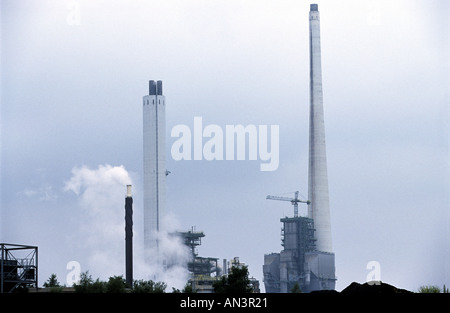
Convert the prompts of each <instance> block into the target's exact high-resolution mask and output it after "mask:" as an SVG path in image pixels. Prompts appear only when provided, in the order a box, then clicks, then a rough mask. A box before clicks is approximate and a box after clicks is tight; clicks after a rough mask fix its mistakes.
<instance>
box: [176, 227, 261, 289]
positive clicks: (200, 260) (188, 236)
mask: <svg viewBox="0 0 450 313" xmlns="http://www.w3.org/2000/svg"><path fill="white" fill-rule="evenodd" d="M175 235H178V236H180V238H181V239H182V241H183V243H184V244H185V245H186V246H187V247H189V249H190V251H191V255H190V260H189V262H188V264H187V269H188V271H189V272H190V273H191V277H190V278H189V281H188V284H189V285H190V286H192V290H194V291H195V292H197V293H213V292H214V287H213V284H214V282H216V281H218V280H219V279H220V278H221V277H222V276H226V275H228V273H229V272H230V271H231V268H232V267H238V268H241V267H242V266H245V264H244V263H241V262H239V258H238V257H234V258H233V259H231V260H230V261H227V259H223V260H222V265H221V264H220V261H219V258H212V257H201V256H199V254H198V251H197V247H198V246H200V245H201V244H202V238H203V237H205V234H204V233H203V232H202V231H197V230H196V229H195V227H192V228H191V230H189V231H185V232H177V233H176V234H175ZM250 284H251V285H252V289H253V292H254V293H259V292H260V289H259V281H258V280H257V279H255V278H253V277H251V278H250Z"/></svg>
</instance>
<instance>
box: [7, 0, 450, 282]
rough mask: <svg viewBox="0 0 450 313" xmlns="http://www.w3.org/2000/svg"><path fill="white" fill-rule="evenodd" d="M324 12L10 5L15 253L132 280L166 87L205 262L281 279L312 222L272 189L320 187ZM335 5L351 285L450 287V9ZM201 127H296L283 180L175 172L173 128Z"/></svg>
mask: <svg viewBox="0 0 450 313" xmlns="http://www.w3.org/2000/svg"><path fill="white" fill-rule="evenodd" d="M310 3H312V2H309V1H299V0H298V1H290V0H282V1H273V0H270V1H269V0H262V1H249V0H228V1H215V0H204V1H201V0H195V1H194V0H187V1H186V0H179V1H174V0H169V1H163V0H154V1H139V0H131V1H106V0H105V1H100V0H97V1H87V0H79V1H78V0H70V1H65V0H58V1H56V0H55V1H45V0H42V1H22V0H9V1H8V0H1V1H0V10H1V15H0V16H1V63H0V66H1V68H0V71H1V119H0V121H1V220H0V242H7V243H20V244H29V245H37V246H39V267H40V271H39V275H40V276H39V277H40V279H39V281H40V282H39V283H40V285H42V283H43V282H44V281H45V280H47V278H48V277H49V276H50V274H51V273H56V274H57V276H58V278H59V280H60V281H61V282H62V283H65V282H66V275H67V274H68V270H67V268H66V266H67V264H68V262H70V261H77V262H79V263H80V265H81V270H82V271H86V270H89V271H90V273H91V274H92V275H93V277H94V278H96V277H100V278H101V279H107V278H108V277H109V276H112V275H123V274H124V265H123V251H124V242H123V236H124V233H123V214H124V196H125V192H126V188H125V185H126V184H127V183H132V184H133V194H134V212H135V214H134V225H135V237H134V239H135V247H136V248H135V252H136V253H137V254H139V253H140V252H139V251H137V250H138V249H139V247H142V245H141V241H142V229H143V225H142V224H143V223H142V208H143V206H142V178H143V174H142V96H144V95H146V94H147V93H148V80H151V79H154V80H159V79H160V80H163V86H164V94H165V96H166V103H167V109H166V125H167V127H166V141H167V147H166V150H167V168H168V170H170V171H171V174H170V175H169V176H168V180H167V209H168V211H169V212H170V216H171V219H172V220H173V224H174V225H173V228H174V229H179V230H187V229H189V228H190V227H191V226H196V228H197V230H202V231H204V232H205V234H206V237H205V238H204V239H203V241H202V245H201V246H200V247H199V249H198V250H199V254H200V255H202V256H211V257H217V258H220V259H223V258H227V259H230V258H232V257H235V256H238V257H239V258H240V260H241V261H242V262H244V263H246V264H248V265H249V270H250V274H251V275H252V276H254V277H256V278H257V279H259V280H260V282H261V286H263V282H262V265H263V260H264V254H265V253H270V252H279V251H280V250H281V248H282V247H281V245H280V243H281V242H280V227H281V223H280V218H281V217H284V216H286V215H288V216H291V215H292V214H293V209H292V207H291V205H290V204H289V203H288V202H279V201H271V200H266V199H265V197H266V195H268V194H274V195H280V194H286V195H289V194H291V195H293V192H294V191H295V190H299V191H300V194H302V195H303V196H306V195H307V172H308V169H307V164H308V160H307V155H308V110H309V107H308V103H309V92H308V88H309V59H308V58H309V47H308V12H309V4H310ZM316 3H318V4H319V11H320V14H321V40H322V74H323V88H324V109H325V127H326V136H327V157H328V172H329V190H330V209H331V219H332V234H333V249H334V252H335V254H336V275H337V277H338V280H337V285H336V288H337V290H341V289H343V288H345V287H346V286H347V285H348V284H350V283H351V282H352V281H357V282H364V281H366V277H367V275H368V274H369V272H370V270H369V269H367V265H368V262H370V261H377V262H379V264H380V275H381V277H380V278H381V280H382V281H384V282H386V283H390V284H393V285H395V286H398V287H401V288H406V289H410V290H417V288H418V287H419V286H421V285H428V284H434V285H438V286H442V285H443V284H447V285H448V284H450V251H449V246H450V245H449V239H450V236H449V222H450V217H449V202H448V195H449V150H448V141H449V128H448V123H449V110H448V104H449V93H448V86H449V55H450V54H449V38H448V36H449V33H450V31H449V24H448V17H449V16H450V11H449V3H450V2H449V1H447V0H431V1H428V0H427V1H425V0H409V1H406V0H405V1H400V0H396V1H392V0H390V1H360V0H358V1H347V0H342V1H331V0H330V1H325V0H323V1H322V0H320V1H316ZM195 116H200V117H202V118H203V124H204V125H208V124H216V125H219V126H221V127H223V129H225V125H229V124H231V125H235V124H242V125H250V124H252V125H256V126H258V125H279V129H280V135H279V153H280V162H279V167H278V169H277V170H276V171H272V172H261V171H260V170H259V166H260V161H259V160H258V161H249V160H245V161H226V160H224V161H206V160H203V161H175V160H174V159H173V158H172V157H171V154H170V148H171V145H172V144H173V142H174V141H175V139H174V138H171V137H170V131H171V129H172V128H173V127H174V126H176V125H178V124H186V125H188V126H189V127H191V129H193V121H194V117H195ZM304 209H305V208H304V207H301V208H300V213H301V214H304ZM136 262H137V261H136ZM135 272H136V273H138V274H137V275H141V277H136V278H145V279H148V278H149V277H147V276H148V275H147V273H146V272H145V270H143V269H142V268H139V264H138V263H135ZM146 275H147V276H146Z"/></svg>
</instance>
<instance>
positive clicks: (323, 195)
mask: <svg viewBox="0 0 450 313" xmlns="http://www.w3.org/2000/svg"><path fill="white" fill-rule="evenodd" d="M309 53H310V117H309V164H308V200H307V201H301V200H299V199H298V192H296V195H295V198H293V199H286V198H283V197H273V196H268V197H267V198H268V199H274V200H287V201H291V203H292V204H293V205H294V217H291V218H289V217H286V218H282V219H281V220H280V221H281V222H282V223H283V227H282V233H281V235H282V246H283V250H282V251H281V252H280V253H271V254H267V255H265V256H264V265H263V274H264V285H265V288H266V292H282V293H286V292H290V291H291V290H292V288H293V287H294V286H295V285H297V286H298V287H299V288H300V290H301V291H303V292H310V291H314V290H334V288H335V282H336V276H335V260H334V253H333V252H332V241H331V220H330V207H329V195H328V174H327V159H326V145H325V123H324V110H323V91H322V66H321V48H320V15H319V10H318V5H317V4H311V5H310V12H309ZM298 202H305V203H306V204H307V205H308V216H307V217H302V216H298V214H297V212H298V208H297V205H298Z"/></svg>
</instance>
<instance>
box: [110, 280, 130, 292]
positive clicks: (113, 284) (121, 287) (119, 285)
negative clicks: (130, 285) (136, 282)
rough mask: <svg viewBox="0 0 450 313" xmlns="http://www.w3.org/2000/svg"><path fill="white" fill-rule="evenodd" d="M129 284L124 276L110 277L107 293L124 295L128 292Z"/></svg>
mask: <svg viewBox="0 0 450 313" xmlns="http://www.w3.org/2000/svg"><path fill="white" fill-rule="evenodd" d="M126 287H127V283H126V281H125V279H124V278H123V276H113V277H110V278H109V280H108V282H107V283H106V292H107V293H124V292H125V291H126Z"/></svg>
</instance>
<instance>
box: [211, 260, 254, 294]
mask: <svg viewBox="0 0 450 313" xmlns="http://www.w3.org/2000/svg"><path fill="white" fill-rule="evenodd" d="M213 287H214V292H215V293H249V292H252V291H253V288H252V286H251V284H250V279H249V278H248V267H247V266H242V267H237V266H232V267H231V270H230V274H228V277H226V276H222V278H221V279H220V280H218V281H216V282H214V283H213Z"/></svg>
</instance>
